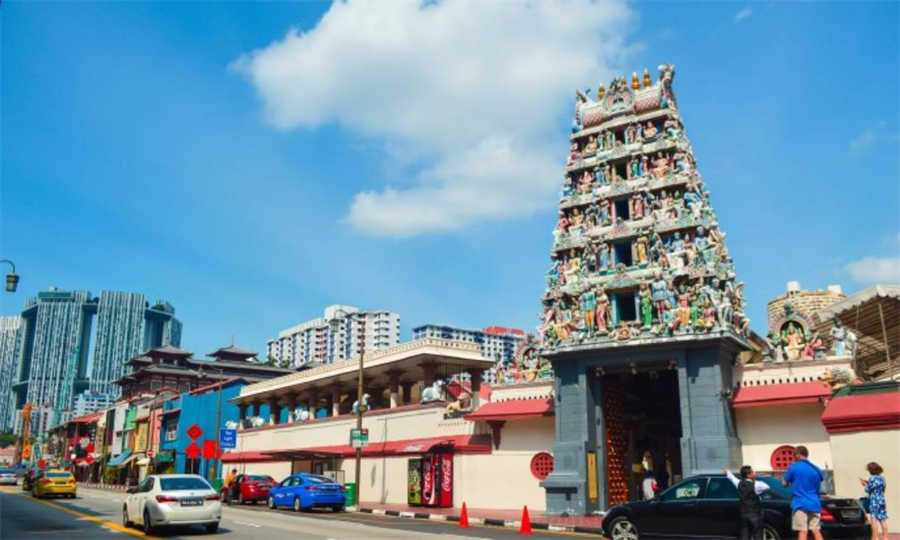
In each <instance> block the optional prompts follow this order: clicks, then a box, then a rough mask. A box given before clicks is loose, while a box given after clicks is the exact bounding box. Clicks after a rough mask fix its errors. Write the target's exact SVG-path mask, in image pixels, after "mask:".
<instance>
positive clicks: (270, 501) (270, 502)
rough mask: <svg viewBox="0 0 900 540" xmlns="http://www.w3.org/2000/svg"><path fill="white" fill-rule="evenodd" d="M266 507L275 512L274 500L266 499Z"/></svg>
mask: <svg viewBox="0 0 900 540" xmlns="http://www.w3.org/2000/svg"><path fill="white" fill-rule="evenodd" d="M266 506H268V507H269V508H270V509H272V510H275V499H274V498H272V497H269V498H268V499H266Z"/></svg>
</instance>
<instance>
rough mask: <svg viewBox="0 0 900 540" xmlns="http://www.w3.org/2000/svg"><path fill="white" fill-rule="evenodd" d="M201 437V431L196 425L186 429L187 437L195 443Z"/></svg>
mask: <svg viewBox="0 0 900 540" xmlns="http://www.w3.org/2000/svg"><path fill="white" fill-rule="evenodd" d="M201 435H203V430H202V429H200V426H198V425H197V424H194V425H192V426H191V427H189V428H188V429H187V436H188V437H190V438H191V439H193V440H195V441H196V440H197V439H199V438H200V436H201Z"/></svg>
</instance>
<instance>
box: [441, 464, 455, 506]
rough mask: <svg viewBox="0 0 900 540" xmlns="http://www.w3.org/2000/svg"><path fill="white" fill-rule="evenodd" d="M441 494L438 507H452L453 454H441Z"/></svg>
mask: <svg viewBox="0 0 900 540" xmlns="http://www.w3.org/2000/svg"><path fill="white" fill-rule="evenodd" d="M440 464H441V494H440V501H438V506H441V507H444V508H449V507H451V506H453V454H441V455H440Z"/></svg>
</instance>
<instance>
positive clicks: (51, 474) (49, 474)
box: [47, 472, 72, 478]
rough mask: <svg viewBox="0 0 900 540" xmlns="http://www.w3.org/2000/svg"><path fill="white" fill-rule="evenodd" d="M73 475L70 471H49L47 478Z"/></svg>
mask: <svg viewBox="0 0 900 540" xmlns="http://www.w3.org/2000/svg"><path fill="white" fill-rule="evenodd" d="M70 476H72V473H68V472H48V473H47V478H68V477H70Z"/></svg>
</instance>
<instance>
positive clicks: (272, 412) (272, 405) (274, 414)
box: [269, 399, 281, 426]
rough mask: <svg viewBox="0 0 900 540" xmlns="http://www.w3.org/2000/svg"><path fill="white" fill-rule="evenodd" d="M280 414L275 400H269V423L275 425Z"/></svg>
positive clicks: (279, 408) (279, 407)
mask: <svg viewBox="0 0 900 540" xmlns="http://www.w3.org/2000/svg"><path fill="white" fill-rule="evenodd" d="M280 416H281V406H280V405H278V401H277V400H274V399H273V400H271V401H269V424H271V425H273V426H274V425H275V424H277V423H278V421H279V417H280Z"/></svg>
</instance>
